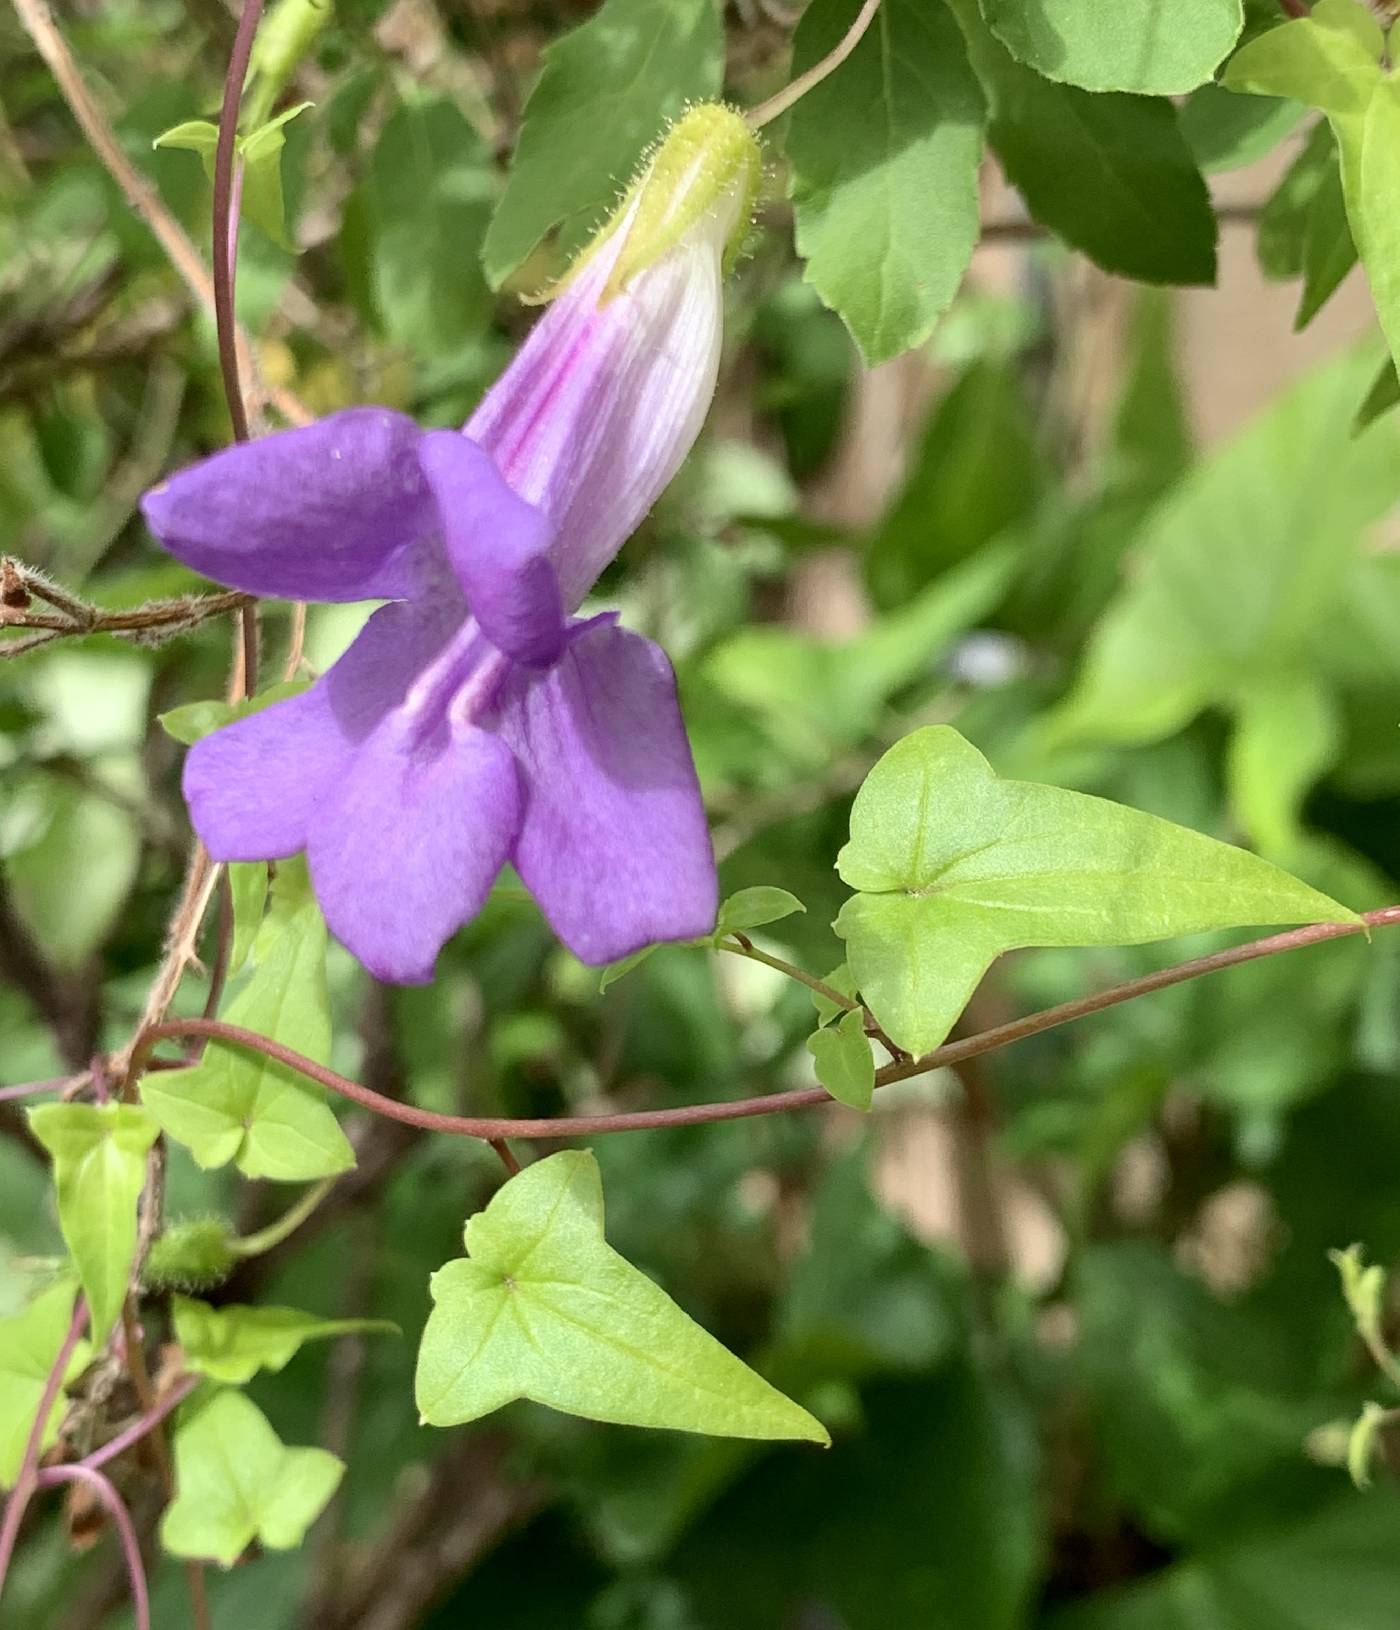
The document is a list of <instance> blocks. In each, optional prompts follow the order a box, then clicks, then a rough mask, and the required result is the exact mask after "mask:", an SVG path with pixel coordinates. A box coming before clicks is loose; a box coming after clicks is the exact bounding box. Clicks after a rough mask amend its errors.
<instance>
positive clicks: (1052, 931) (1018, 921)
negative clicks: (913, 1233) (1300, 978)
mask: <svg viewBox="0 0 1400 1630" xmlns="http://www.w3.org/2000/svg"><path fill="white" fill-rule="evenodd" d="M837 866H838V869H839V871H840V873H841V876H842V878H843V879H844V881H845V882H847V883H848V884H849V885H850V886H851V887H852V888H854V889H857V890H859V891H860V892H859V893H858V894H857V895H856V896H855V898H854V899H852V900H849V901H848V902H847V903H846V905H845V906H844V907H842V910H841V915H840V916H839V917H838V918H837V922H836V928H837V932H838V933H839V934H841V936H842V937H843V938H844V939H845V941H846V950H847V955H848V957H849V959H850V964H851V971H852V973H853V974H854V975H855V978H856V982H857V984H858V986H859V988H860V990H861V993H862V995H863V996H864V997H865V1000H866V1002H867V1003H868V1004H869V1006H870V1009H871V1011H872V1012H873V1013H874V1015H875V1017H876V1018H877V1019H878V1020H879V1021H880V1023H881V1024H882V1025H883V1026H884V1028H885V1029H886V1030H887V1031H888V1032H889V1034H890V1036H891V1038H892V1039H893V1040H894V1041H895V1042H897V1043H898V1044H899V1045H900V1046H901V1047H907V1048H908V1049H909V1050H910V1051H911V1052H916V1053H922V1052H926V1051H928V1050H929V1049H930V1048H932V1047H935V1046H937V1045H938V1043H939V1042H941V1041H942V1040H943V1038H944V1037H945V1036H946V1035H947V1034H948V1031H949V1030H950V1029H951V1028H952V1026H953V1023H954V1021H955V1020H956V1019H957V1017H958V1015H959V1014H960V1013H961V1012H962V1009H963V1007H964V1006H965V1005H966V1003H967V999H968V997H970V996H971V994H972V992H973V990H974V989H975V988H976V986H977V984H978V982H979V981H980V979H981V978H982V975H983V974H984V973H985V972H986V971H987V968H988V967H989V966H990V965H991V963H992V962H993V961H994V960H995V959H996V958H997V957H998V956H1000V955H1001V954H1002V952H1004V951H1009V950H1012V949H1014V948H1017V947H1022V946H1035V945H1041V946H1048V945H1084V946H1088V945H1133V944H1141V943H1143V942H1145V941H1148V940H1155V939H1165V938H1167V937H1169V936H1171V935H1176V934H1190V933H1198V932H1200V931H1202V930H1204V929H1208V928H1224V927H1231V926H1242V925H1244V924H1255V923H1258V924H1267V923H1296V922H1354V921H1356V916H1355V913H1354V912H1351V911H1349V910H1348V909H1347V908H1346V907H1345V906H1342V905H1339V904H1338V903H1337V902H1336V901H1335V900H1330V899H1328V898H1327V896H1326V895H1324V894H1319V893H1318V892H1317V891H1316V890H1315V889H1311V888H1309V887H1308V886H1307V885H1306V884H1305V883H1300V882H1298V881H1297V880H1296V879H1295V878H1292V877H1290V876H1289V875H1288V874H1287V873H1286V872H1282V871H1279V870H1278V869H1277V868H1276V867H1274V866H1271V865H1269V864H1268V862H1266V861H1263V860H1260V859H1259V858H1258V857H1257V856H1255V855H1251V854H1249V853H1247V852H1246V851H1245V850H1243V849H1235V848H1232V847H1231V846H1230V845H1228V844H1223V843H1217V842H1216V841H1215V840H1214V839H1212V838H1207V837H1203V836H1202V835H1201V834H1200V833H1197V832H1191V831H1189V830H1187V829H1186V828H1185V827H1180V826H1174V825H1173V824H1172V823H1171V822H1169V821H1164V820H1161V819H1159V818H1158V817H1157V816H1154V815H1146V814H1143V813H1141V812H1140V811H1138V810H1134V809H1128V808H1126V807H1125V806H1123V805H1121V804H1113V803H1109V802H1107V801H1106V800H1104V799H1101V798H1091V797H1088V796H1086V795H1085V794H1083V793H1076V792H1068V791H1065V790H1063V789H1062V788H1059V787H1046V786H1038V785H1036V784H1035V783H1033V782H1026V781H1003V780H1000V779H998V777H997V776H996V774H995V773H994V772H993V770H992V768H991V766H990V765H989V764H988V763H987V761H986V759H984V758H983V757H982V755H981V754H980V753H979V752H978V751H977V750H976V749H975V748H974V747H972V746H971V745H970V744H969V743H968V742H966V741H964V740H963V738H962V737H961V736H960V735H958V733H957V731H955V730H953V729H951V728H949V727H948V726H947V725H930V726H928V727H926V728H925V729H923V730H917V731H915V732H914V734H913V735H911V736H906V737H905V738H904V740H903V741H901V742H899V743H897V744H896V745H895V746H894V747H892V748H891V749H890V750H889V752H888V753H886V754H885V756H884V757H883V758H882V759H881V760H880V762H879V763H878V764H877V765H876V766H875V768H874V769H873V770H872V771H871V773H870V775H869V777H868V778H867V779H866V781H865V784H864V786H862V788H861V790H860V792H859V793H858V794H857V796H856V801H855V805H854V807H853V809H852V811H851V840H850V842H849V843H848V844H847V845H846V847H845V848H844V849H843V850H842V851H841V854H840V856H839V858H838V861H837Z"/></svg>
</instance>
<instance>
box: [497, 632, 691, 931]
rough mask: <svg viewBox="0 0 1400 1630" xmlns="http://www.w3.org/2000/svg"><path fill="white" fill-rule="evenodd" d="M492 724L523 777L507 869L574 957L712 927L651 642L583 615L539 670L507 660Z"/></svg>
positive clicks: (681, 732) (684, 756) (673, 721)
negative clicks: (555, 659) (560, 651)
mask: <svg viewBox="0 0 1400 1630" xmlns="http://www.w3.org/2000/svg"><path fill="white" fill-rule="evenodd" d="M497 729H498V730H499V731H500V733H501V735H502V736H503V737H504V738H505V740H506V741H508V742H509V743H510V745H511V747H512V748H513V749H514V752H515V756H516V762H517V763H518V764H519V766H520V772H521V778H522V781H523V784H524V795H525V815H524V820H523V822H522V824H521V829H520V836H519V838H518V839H517V841H516V845H515V855H514V859H515V864H516V867H517V869H518V870H519V872H520V875H521V877H522V878H523V879H524V881H525V883H526V885H527V886H528V888H529V889H530V891H531V893H532V894H533V895H534V896H535V898H536V899H537V900H538V901H539V903H540V907H541V909H542V910H543V912H544V914H545V916H546V917H547V918H548V919H549V921H550V923H551V925H552V926H553V928H554V930H555V932H556V933H557V934H558V935H559V937H560V939H562V940H563V941H564V943H565V944H566V945H567V946H568V947H569V949H570V950H571V951H573V952H574V954H575V955H576V956H578V957H580V958H581V959H582V960H583V961H584V962H592V963H602V962H612V961H615V960H616V959H617V958H619V957H624V956H627V955H629V954H630V953H631V952H633V951H636V950H639V949H640V948H641V947H642V946H643V945H650V944H652V943H653V942H654V941H657V940H671V939H691V938H695V937H697V936H699V935H701V934H707V933H709V931H710V930H711V929H712V928H713V927H714V924H715V911H716V907H717V903H718V885H717V882H716V878H715V862H714V854H713V851H712V850H711V847H710V835H709V832H708V831H707V829H706V826H705V811H704V807H703V805H702V803H701V800H700V787H699V783H698V782H697V780H696V777H695V766H694V763H693V762H692V760H691V756H690V744H689V742H688V741H687V740H686V735H685V726H684V724H683V723H682V721H681V716H680V709H679V707H678V706H677V703H676V681H675V675H674V674H673V672H672V670H671V664H670V663H669V662H668V661H667V659H666V654H665V652H664V651H662V650H661V648H660V647H659V646H656V645H653V644H652V643H651V641H650V640H644V639H642V638H641V637H640V636H639V635H636V634H630V633H628V632H626V630H624V629H621V628H618V627H617V626H616V625H615V624H614V623H613V622H612V621H611V620H610V619H609V620H601V619H600V620H598V621H595V622H593V623H591V624H585V625H584V626H583V627H582V629H581V630H580V631H579V633H578V634H577V635H576V637H575V638H574V639H573V640H572V641H571V643H570V645H569V647H568V649H567V650H566V652H565V653H564V655H563V657H562V658H561V659H560V661H559V663H558V665H557V666H556V667H555V668H553V669H551V670H550V671H549V672H548V673H547V674H543V675H527V674H524V673H522V672H520V671H519V670H517V672H516V673H515V675H513V676H512V678H511V680H510V681H509V682H508V684H507V688H506V690H505V692H504V693H503V695H502V700H501V703H500V704H499V715H498V722H497Z"/></svg>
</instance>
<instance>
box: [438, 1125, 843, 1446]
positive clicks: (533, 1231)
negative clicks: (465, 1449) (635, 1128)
mask: <svg viewBox="0 0 1400 1630" xmlns="http://www.w3.org/2000/svg"><path fill="white" fill-rule="evenodd" d="M465 1237H466V1245H467V1250H468V1252H469V1253H470V1255H469V1256H468V1257H466V1258H462V1259H460V1260H457V1261H453V1262H449V1263H448V1264H447V1265H446V1267H444V1268H441V1269H439V1271H438V1272H437V1273H436V1274H434V1275H433V1279H432V1293H433V1301H434V1304H435V1305H434V1308H433V1311H432V1314H431V1315H430V1316H429V1319H428V1324H427V1328H426V1329H425V1330H424V1332H423V1345H422V1347H421V1349H420V1351H419V1354H418V1377H417V1398H418V1408H419V1410H420V1412H421V1413H422V1416H423V1419H424V1420H425V1421H427V1422H428V1423H429V1424H430V1425H432V1426H456V1425H459V1424H461V1423H462V1422H464V1421H473V1420H476V1419H477V1418H478V1417H479V1416H481V1415H486V1414H489V1413H490V1412H491V1411H492V1410H494V1409H499V1408H501V1406H502V1405H504V1404H508V1403H510V1402H511V1401H512V1400H514V1399H516V1398H531V1399H533V1400H534V1401H535V1402H536V1403H541V1404H548V1405H549V1406H550V1407H551V1408H554V1409H559V1410H563V1411H565V1412H566V1413H567V1414H570V1415H583V1416H586V1417H587V1418H589V1419H590V1420H598V1421H613V1422H616V1423H618V1424H619V1425H627V1426H660V1427H671V1428H673V1429H675V1430H678V1431H683V1432H703V1433H709V1434H711V1435H714V1436H717V1437H737V1438H806V1439H808V1440H810V1441H812V1442H815V1443H825V1442H827V1434H826V1431H825V1429H824V1428H823V1427H822V1425H821V1423H820V1422H819V1421H817V1420H815V1419H813V1417H812V1416H811V1415H809V1414H808V1413H807V1411H806V1410H805V1409H802V1408H800V1407H799V1406H798V1405H797V1404H795V1403H793V1402H792V1401H791V1400H790V1399H788V1398H785V1397H783V1395H782V1394H781V1393H780V1392H777V1391H775V1390H774V1388H772V1387H771V1386H769V1384H768V1383H767V1382H766V1381H765V1380H763V1379H762V1377H761V1376H758V1375H756V1374H755V1373H754V1371H752V1370H751V1369H749V1368H748V1366H747V1365H745V1364H742V1363H741V1362H740V1361H739V1360H738V1359H737V1358H735V1357H734V1355H733V1354H732V1353H730V1352H728V1351H727V1350H726V1349H725V1348H724V1347H722V1346H720V1344H719V1342H717V1341H716V1340H715V1339H714V1337H713V1336H710V1335H707V1334H706V1332H705V1331H704V1330H702V1329H701V1328H700V1326H699V1325H698V1324H696V1323H695V1322H694V1320H692V1319H691V1318H690V1317H689V1316H688V1315H687V1314H685V1313H683V1312H682V1311H681V1309H680V1308H678V1307H677V1306H676V1304H675V1303H674V1302H673V1301H672V1300H671V1299H670V1297H669V1296H667V1295H666V1293H665V1292H664V1291H663V1290H662V1289H661V1288H660V1287H659V1286H658V1285H656V1284H654V1283H653V1282H652V1281H651V1280H650V1279H648V1278H647V1276H646V1275H645V1274H644V1273H642V1272H641V1271H640V1270H639V1269H637V1268H634V1267H633V1266H632V1265H631V1264H630V1263H629V1262H626V1261H624V1260H623V1258H622V1257H620V1256H619V1255H618V1254H617V1252H616V1251H614V1250H613V1249H612V1248H611V1247H610V1246H609V1245H608V1244H607V1243H606V1241H605V1240H604V1238H603V1190H602V1184H601V1181H600V1179H599V1175H598V1164H597V1162H596V1161H595V1160H594V1158H593V1156H592V1155H590V1154H587V1153H584V1152H575V1151H566V1152H564V1153H562V1154H556V1155H551V1156H549V1157H548V1159H546V1160H541V1161H539V1162H538V1163H537V1164H536V1165H533V1166H529V1167H527V1168H526V1169H525V1170H524V1171H523V1172H521V1173H520V1174H519V1176H517V1177H513V1178H511V1180H510V1181H509V1182H508V1183H507V1184H506V1185H505V1186H504V1188H502V1189H501V1190H499V1192H498V1193H497V1194H495V1195H494V1196H493V1197H492V1199H491V1202H490V1204H489V1205H488V1206H487V1207H486V1209H485V1211H481V1212H478V1213H477V1215H476V1216H474V1217H472V1218H471V1219H470V1220H469V1221H468V1223H467V1227H466V1236H465Z"/></svg>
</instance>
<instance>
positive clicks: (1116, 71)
mask: <svg viewBox="0 0 1400 1630" xmlns="http://www.w3.org/2000/svg"><path fill="white" fill-rule="evenodd" d="M982 10H983V12H984V13H985V14H986V18H987V21H988V23H989V24H990V25H991V28H992V32H993V33H994V34H995V35H996V36H997V38H998V39H999V40H1000V41H1001V43H1002V44H1003V45H1004V46H1005V47H1006V48H1007V50H1008V51H1010V52H1011V54H1012V55H1013V56H1014V57H1015V58H1016V59H1017V60H1018V61H1019V62H1023V63H1024V64H1025V65H1026V67H1028V68H1034V69H1035V71H1036V72H1037V73H1039V74H1043V75H1044V76H1045V77H1046V78H1047V79H1059V80H1064V81H1066V82H1067V83H1069V84H1071V85H1079V86H1081V87H1082V88H1083V89H1084V90H1086V91H1142V92H1146V93H1148V94H1151V95H1156V96H1174V95H1179V94H1180V93H1182V92H1184V91H1189V90H1193V89H1194V88H1195V87H1196V86H1197V85H1203V84H1204V83H1205V82H1206V80H1208V79H1209V78H1210V77H1211V75H1212V74H1213V73H1214V72H1215V70H1216V68H1217V66H1218V65H1219V64H1220V62H1221V61H1222V60H1223V59H1224V57H1225V56H1226V55H1227V54H1228V53H1229V51H1230V50H1231V48H1232V47H1233V46H1234V43H1235V41H1236V40H1237V39H1238V38H1239V37H1240V29H1241V28H1242V27H1243V26H1244V9H1243V7H1242V5H1241V4H1240V0H1113V4H1111V5H1107V6H1106V5H1104V4H1103V0H982Z"/></svg>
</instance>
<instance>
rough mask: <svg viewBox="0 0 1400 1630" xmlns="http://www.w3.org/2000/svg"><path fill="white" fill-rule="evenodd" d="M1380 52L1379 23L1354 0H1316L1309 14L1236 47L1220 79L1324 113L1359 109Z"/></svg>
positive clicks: (1377, 66)
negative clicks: (1240, 46)
mask: <svg viewBox="0 0 1400 1630" xmlns="http://www.w3.org/2000/svg"><path fill="white" fill-rule="evenodd" d="M1384 51H1385V36H1384V34H1382V32H1381V29H1380V25H1379V24H1378V23H1377V22H1376V20H1375V18H1374V17H1372V16H1371V15H1370V13H1369V12H1368V11H1367V10H1366V8H1365V7H1364V6H1363V5H1361V4H1358V0H1318V3H1317V4H1316V5H1315V6H1314V7H1313V9H1312V12H1311V14H1310V15H1309V16H1307V17H1300V18H1298V19H1297V20H1296V21H1294V22H1291V23H1284V24H1283V25H1282V26H1281V27H1279V28H1271V29H1270V30H1269V31H1268V32H1267V33H1266V34H1261V35H1260V36H1259V37H1258V38H1257V39H1253V40H1251V41H1250V42H1249V44H1248V45H1246V46H1244V47H1243V48H1242V49H1240V50H1239V51H1237V52H1236V53H1235V55H1234V56H1233V57H1232V58H1231V59H1230V64H1229V66H1228V67H1227V68H1226V70H1225V72H1224V73H1223V74H1222V75H1221V76H1220V82H1221V84H1222V85H1224V86H1225V87H1226V89H1227V90H1234V91H1248V92H1252V93H1253V94H1255V95H1257V96H1288V97H1292V98H1293V99H1294V100H1295V101H1298V102H1306V103H1307V105H1308V106H1309V107H1314V108H1321V109H1322V110H1323V112H1325V113H1339V114H1343V115H1347V114H1362V113H1364V112H1365V111H1366V107H1367V104H1368V103H1369V102H1370V100H1371V93H1372V91H1373V90H1374V89H1375V86H1376V82H1377V81H1378V80H1379V79H1380V77H1381V69H1380V59H1381V56H1382V55H1383V53H1384Z"/></svg>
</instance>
